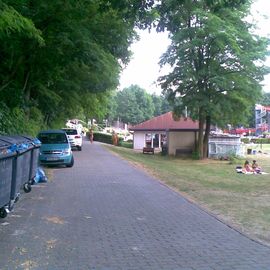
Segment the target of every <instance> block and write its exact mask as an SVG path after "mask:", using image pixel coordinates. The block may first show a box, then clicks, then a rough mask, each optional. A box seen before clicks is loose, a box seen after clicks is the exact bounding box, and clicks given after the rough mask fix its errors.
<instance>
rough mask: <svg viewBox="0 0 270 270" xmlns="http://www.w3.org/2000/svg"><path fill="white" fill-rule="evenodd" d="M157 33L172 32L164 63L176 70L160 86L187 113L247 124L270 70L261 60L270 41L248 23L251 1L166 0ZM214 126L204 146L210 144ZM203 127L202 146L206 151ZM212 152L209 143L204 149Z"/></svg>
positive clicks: (205, 119) (217, 121) (206, 121)
mask: <svg viewBox="0 0 270 270" xmlns="http://www.w3.org/2000/svg"><path fill="white" fill-rule="evenodd" d="M156 8H157V10H158V12H159V14H160V17H159V21H158V31H163V30H167V31H169V32H170V37H171V40H172V41H171V45H170V47H169V48H168V50H167V52H166V53H165V54H164V55H163V57H162V59H161V61H160V64H161V65H166V64H169V65H170V66H171V67H172V71H171V72H170V73H169V74H167V75H165V76H162V77H160V79H159V81H160V83H161V87H162V89H163V90H164V93H166V94H167V95H168V97H169V100H170V102H171V103H172V104H173V106H174V107H175V109H174V111H175V112H176V113H177V114H182V112H183V111H184V109H185V108H186V107H187V108H188V112H189V115H190V116H191V117H192V118H193V119H197V120H199V121H200V123H201V129H202V128H203V126H204V124H206V125H207V127H210V125H211V123H215V124H218V125H219V126H221V127H222V126H225V125H226V124H228V123H231V124H238V123H239V122H242V123H245V122H246V121H247V116H248V115H249V114H250V113H251V112H252V111H253V110H252V109H253V108H254V105H255V103H256V102H257V101H258V99H259V98H260V95H261V86H260V82H261V81H262V80H263V76H264V75H265V74H266V73H267V72H268V69H267V68H266V67H265V66H264V65H263V64H260V65H258V64H257V63H258V62H260V63H262V62H263V60H265V57H266V53H267V45H268V43H269V41H268V40H267V39H265V38H260V37H258V36H254V35H252V34H251V31H250V29H251V25H250V24H249V23H247V22H246V21H245V17H246V16H247V15H248V11H249V9H250V3H249V1H237V2H234V1H208V0H204V1H195V2H194V1H191V0H188V1H178V0H172V1H167V2H165V1H164V2H161V3H160V4H158V5H157V7H156ZM209 131H210V128H209V130H207V131H206V132H205V138H204V144H205V146H206V145H207V144H208V140H207V138H208V134H209ZM201 134H203V132H202V131H201V132H200V134H199V142H198V146H199V147H198V150H199V153H200V157H202V156H203V155H204V156H205V154H206V153H207V151H204V153H203V154H202V151H203V147H202V141H203V140H202V139H201V136H202V135H201ZM205 150H207V147H205Z"/></svg>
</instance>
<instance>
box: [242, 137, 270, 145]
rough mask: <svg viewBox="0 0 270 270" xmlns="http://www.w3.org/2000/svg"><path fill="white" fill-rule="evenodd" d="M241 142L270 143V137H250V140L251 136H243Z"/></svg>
mask: <svg viewBox="0 0 270 270" xmlns="http://www.w3.org/2000/svg"><path fill="white" fill-rule="evenodd" d="M241 142H243V143H255V144H270V138H254V139H250V140H249V138H242V139H241Z"/></svg>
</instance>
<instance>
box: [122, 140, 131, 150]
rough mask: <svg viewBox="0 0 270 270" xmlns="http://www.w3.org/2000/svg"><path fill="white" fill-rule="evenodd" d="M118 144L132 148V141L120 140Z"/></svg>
mask: <svg viewBox="0 0 270 270" xmlns="http://www.w3.org/2000/svg"><path fill="white" fill-rule="evenodd" d="M120 146H122V147H125V148H131V149H132V148H133V142H124V141H122V142H121V143H120Z"/></svg>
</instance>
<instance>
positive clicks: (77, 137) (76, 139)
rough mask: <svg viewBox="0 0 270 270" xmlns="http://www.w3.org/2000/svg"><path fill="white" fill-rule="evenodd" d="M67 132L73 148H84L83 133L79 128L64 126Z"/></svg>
mask: <svg viewBox="0 0 270 270" xmlns="http://www.w3.org/2000/svg"><path fill="white" fill-rule="evenodd" d="M62 130H63V131H65V132H66V134H67V137H68V140H69V143H70V145H71V147H72V148H77V149H78V150H79V151H81V150H82V135H81V133H80V132H79V130H77V129H75V128H62Z"/></svg>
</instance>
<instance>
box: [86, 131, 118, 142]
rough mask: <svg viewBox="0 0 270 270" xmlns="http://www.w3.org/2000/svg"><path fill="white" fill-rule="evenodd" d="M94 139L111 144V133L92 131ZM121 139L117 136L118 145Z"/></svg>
mask: <svg viewBox="0 0 270 270" xmlns="http://www.w3.org/2000/svg"><path fill="white" fill-rule="evenodd" d="M88 137H89V136H88ZM94 141H98V142H103V143H107V144H112V134H106V133H100V132H94ZM122 141H123V138H120V137H118V145H121V143H122Z"/></svg>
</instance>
